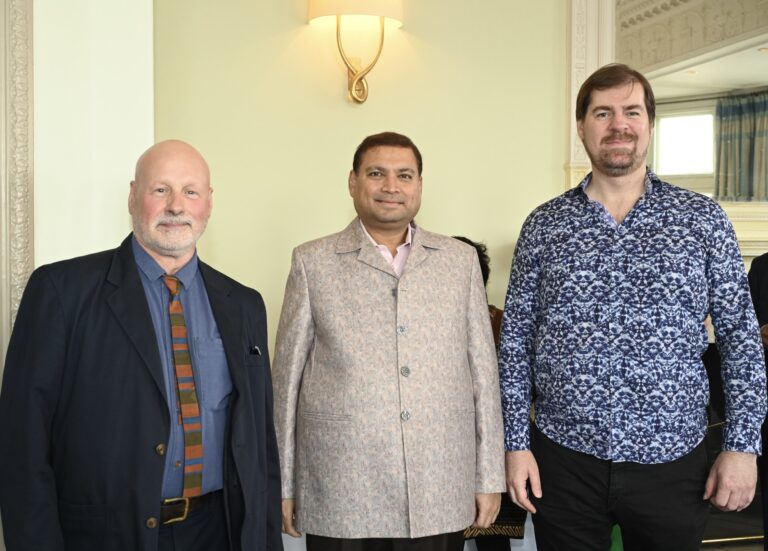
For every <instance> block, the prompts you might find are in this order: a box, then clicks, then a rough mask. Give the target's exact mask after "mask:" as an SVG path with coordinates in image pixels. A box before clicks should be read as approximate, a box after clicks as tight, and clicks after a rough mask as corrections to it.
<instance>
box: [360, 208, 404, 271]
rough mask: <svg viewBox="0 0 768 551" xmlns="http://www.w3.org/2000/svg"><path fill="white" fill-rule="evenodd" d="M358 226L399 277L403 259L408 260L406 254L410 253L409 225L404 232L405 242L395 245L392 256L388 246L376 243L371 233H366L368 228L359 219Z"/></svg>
mask: <svg viewBox="0 0 768 551" xmlns="http://www.w3.org/2000/svg"><path fill="white" fill-rule="evenodd" d="M360 227H361V228H363V233H364V234H365V235H367V236H368V239H370V240H371V243H373V245H374V247H376V248H377V249H378V250H379V252H380V253H381V256H383V257H384V260H386V261H387V263H388V264H389V265H390V266H392V270H394V272H395V273H396V274H397V277H400V274H402V273H403V268H404V267H405V261H406V260H408V255H409V254H411V225H410V224H408V231H407V233H406V234H405V243H403V244H402V245H399V246H398V247H397V250H396V251H395V256H394V257H393V256H392V253H391V252H389V247H387V246H386V245H379V244H378V243H376V241H375V240H374V239H373V237H371V234H370V233H368V230H366V229H365V224H363V221H362V220H360Z"/></svg>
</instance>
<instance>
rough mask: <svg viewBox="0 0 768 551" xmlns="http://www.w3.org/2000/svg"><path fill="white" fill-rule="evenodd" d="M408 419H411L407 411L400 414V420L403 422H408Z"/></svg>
mask: <svg viewBox="0 0 768 551" xmlns="http://www.w3.org/2000/svg"><path fill="white" fill-rule="evenodd" d="M410 418H411V414H410V413H408V410H404V411H403V412H402V413H401V414H400V419H402V420H403V421H407V420H408V419H410Z"/></svg>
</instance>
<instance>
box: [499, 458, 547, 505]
mask: <svg viewBox="0 0 768 551" xmlns="http://www.w3.org/2000/svg"><path fill="white" fill-rule="evenodd" d="M506 467H507V492H508V493H509V497H510V498H511V499H512V501H513V502H514V504H515V505H517V506H518V507H522V508H523V509H525V510H526V511H528V512H530V513H535V512H536V507H534V506H533V503H531V500H530V499H529V497H530V496H529V495H528V488H527V485H528V484H529V483H530V485H531V493H533V495H534V496H536V497H537V498H541V496H542V493H541V481H540V479H539V466H538V465H537V464H536V459H535V458H534V457H533V454H532V453H531V452H530V451H529V450H521V451H514V452H507V454H506Z"/></svg>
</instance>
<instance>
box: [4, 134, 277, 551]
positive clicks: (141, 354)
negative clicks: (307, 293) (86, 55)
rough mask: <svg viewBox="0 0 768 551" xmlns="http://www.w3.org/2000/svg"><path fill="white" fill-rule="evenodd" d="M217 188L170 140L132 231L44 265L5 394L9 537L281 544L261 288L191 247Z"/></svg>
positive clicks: (47, 544) (13, 540)
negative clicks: (104, 246) (110, 244)
mask: <svg viewBox="0 0 768 551" xmlns="http://www.w3.org/2000/svg"><path fill="white" fill-rule="evenodd" d="M211 194H212V190H211V187H210V177H209V171H208V166H207V164H206V162H205V160H204V159H203V158H202V156H201V155H200V154H199V153H198V152H197V151H196V150H195V149H194V148H192V147H191V146H189V145H188V144H186V143H183V142H179V141H166V142H162V143H159V144H157V145H155V146H153V147H151V148H150V149H149V150H147V152H145V153H144V155H142V157H141V158H140V159H139V161H138V163H137V165H136V177H135V180H134V181H133V182H131V188H130V195H129V201H128V204H129V211H130V213H131V216H132V220H133V230H134V231H133V234H132V235H130V236H128V238H126V239H125V241H123V243H122V244H121V245H120V247H118V248H117V249H115V250H111V251H105V252H101V253H96V254H93V255H89V256H84V257H81V258H75V259H71V260H66V261H63V262H58V263H55V264H51V265H47V266H43V267H41V268H38V269H37V270H35V272H34V273H33V274H32V276H31V278H30V280H29V283H28V285H27V288H26V290H25V292H24V297H23V299H22V302H21V305H20V308H19V312H18V317H17V319H16V324H15V327H14V329H13V334H12V336H11V341H10V344H9V348H8V355H7V357H6V363H5V373H4V377H3V386H2V393H0V450H2V452H0V510H1V511H2V520H3V530H4V533H5V542H6V546H7V548H8V550H9V551H16V550H25V549H45V550H62V549H68V550H77V551H88V550H99V551H110V550H126V551H138V550H146V551H155V550H160V551H164V550H171V549H180V550H184V551H194V550H214V551H219V550H230V551H239V550H241V549H242V550H249V551H250V550H257V549H258V550H264V549H269V550H273V549H282V540H281V536H280V479H279V465H278V457H277V451H276V441H275V435H274V426H273V423H272V389H271V380H270V370H269V359H268V355H267V330H266V316H265V310H264V303H263V301H262V298H261V296H260V295H259V293H257V292H256V291H254V290H252V289H249V288H247V287H244V286H243V285H240V284H239V283H237V282H236V281H234V280H232V279H230V278H228V277H227V276H225V275H223V274H221V273H219V272H217V271H216V270H214V269H213V268H211V267H210V266H208V265H206V264H204V263H203V262H201V261H199V260H198V258H197V254H196V243H197V240H198V239H199V237H200V235H201V234H202V233H203V231H204V230H205V226H206V223H207V221H208V218H209V216H210V213H211V207H212V202H211Z"/></svg>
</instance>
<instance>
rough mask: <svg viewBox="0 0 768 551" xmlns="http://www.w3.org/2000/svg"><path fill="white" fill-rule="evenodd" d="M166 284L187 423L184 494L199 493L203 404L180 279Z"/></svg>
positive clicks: (170, 279) (180, 397) (182, 412)
mask: <svg viewBox="0 0 768 551" xmlns="http://www.w3.org/2000/svg"><path fill="white" fill-rule="evenodd" d="M165 286H166V287H168V290H169V291H170V292H171V302H170V305H169V307H168V313H169V314H170V316H171V347H172V349H173V365H174V367H175V369H176V389H177V398H178V407H179V411H180V414H179V424H180V425H183V427H184V492H183V493H182V497H194V496H199V495H200V494H201V493H202V490H203V430H202V427H203V425H202V421H201V419H200V405H199V404H198V402H197V391H196V390H195V377H194V375H193V373H192V357H191V356H190V355H189V344H188V343H187V326H186V324H185V323H184V310H183V309H182V307H181V300H179V293H181V282H180V281H179V280H178V278H176V277H174V276H169V275H166V276H165Z"/></svg>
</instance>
